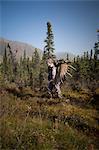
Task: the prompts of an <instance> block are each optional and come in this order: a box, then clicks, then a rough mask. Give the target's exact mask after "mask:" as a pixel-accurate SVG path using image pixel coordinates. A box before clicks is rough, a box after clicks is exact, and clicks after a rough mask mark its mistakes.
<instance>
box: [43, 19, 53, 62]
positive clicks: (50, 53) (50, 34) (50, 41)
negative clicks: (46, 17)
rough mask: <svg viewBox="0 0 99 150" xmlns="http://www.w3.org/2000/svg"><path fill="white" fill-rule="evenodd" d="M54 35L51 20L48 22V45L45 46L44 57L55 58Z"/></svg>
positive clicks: (46, 41)
mask: <svg viewBox="0 0 99 150" xmlns="http://www.w3.org/2000/svg"><path fill="white" fill-rule="evenodd" d="M53 39H54V35H53V32H52V26H51V23H50V22H47V38H46V40H45V41H44V42H45V43H46V46H45V47H44V55H43V59H46V58H48V57H52V58H55V55H54V50H55V49H54V41H53Z"/></svg>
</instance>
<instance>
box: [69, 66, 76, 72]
mask: <svg viewBox="0 0 99 150" xmlns="http://www.w3.org/2000/svg"><path fill="white" fill-rule="evenodd" d="M68 66H69V67H70V68H72V69H74V70H75V71H76V68H75V67H73V66H72V65H68Z"/></svg>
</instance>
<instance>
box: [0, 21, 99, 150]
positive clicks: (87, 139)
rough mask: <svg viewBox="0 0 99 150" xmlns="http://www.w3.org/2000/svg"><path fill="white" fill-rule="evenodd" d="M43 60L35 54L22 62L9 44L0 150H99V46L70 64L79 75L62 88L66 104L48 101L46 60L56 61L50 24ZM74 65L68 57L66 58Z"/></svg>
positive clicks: (0, 76)
mask: <svg viewBox="0 0 99 150" xmlns="http://www.w3.org/2000/svg"><path fill="white" fill-rule="evenodd" d="M47 30H48V32H47V38H46V40H45V43H46V46H45V51H44V54H43V57H42V58H41V57H40V56H39V53H38V50H37V49H35V52H34V53H33V56H32V59H30V58H29V57H27V55H26V51H25V50H24V55H23V56H22V57H21V58H20V61H19V62H17V60H16V59H15V55H14V54H13V53H12V50H11V47H10V44H9V43H8V44H7V45H6V47H5V52H4V56H3V61H2V62H1V63H0V103H1V106H0V107H1V108H0V137H1V138H0V143H1V144H0V149H1V150H12V149H15V150H24V149H26V150H98V149H99V141H98V140H99V114H98V113H99V59H98V54H99V53H98V52H99V42H96V43H95V46H94V48H93V49H91V51H90V53H88V52H84V54H83V56H77V57H75V58H74V60H73V61H72V62H71V64H72V65H73V66H74V67H75V68H76V71H71V74H72V75H73V77H72V78H71V77H68V76H67V77H66V80H65V81H64V83H63V85H62V87H61V88H62V94H63V98H62V99H58V98H52V99H49V95H48V94H47V90H46V86H47V66H46V58H47V57H48V56H49V55H52V56H53V57H54V58H55V55H54V48H53V46H54V45H53V33H52V27H51V24H50V23H47ZM67 57H68V58H67V59H68V60H69V55H68V56H67Z"/></svg>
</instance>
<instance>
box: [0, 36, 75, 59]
mask: <svg viewBox="0 0 99 150" xmlns="http://www.w3.org/2000/svg"><path fill="white" fill-rule="evenodd" d="M8 43H9V44H10V46H11V49H12V51H13V52H14V51H16V50H17V51H18V52H17V55H16V57H17V59H18V60H19V58H20V57H21V56H23V54H24V50H25V51H26V55H27V56H28V57H30V58H31V56H32V55H33V52H34V50H35V48H36V47H34V46H32V45H29V44H27V43H23V42H18V41H11V40H7V39H3V38H0V61H1V60H2V56H3V54H4V50H5V46H7V44H8ZM37 49H38V52H39V54H40V56H42V52H43V51H42V50H40V49H39V48H37ZM67 53H68V52H57V53H56V56H57V59H62V58H63V59H66V58H67ZM68 54H69V59H70V60H73V58H74V55H73V54H72V53H68Z"/></svg>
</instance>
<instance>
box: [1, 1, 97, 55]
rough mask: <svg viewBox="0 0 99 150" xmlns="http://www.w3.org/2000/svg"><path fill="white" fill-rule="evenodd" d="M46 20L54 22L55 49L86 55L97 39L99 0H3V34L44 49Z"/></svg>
mask: <svg viewBox="0 0 99 150" xmlns="http://www.w3.org/2000/svg"><path fill="white" fill-rule="evenodd" d="M47 21H50V22H51V24H52V30H53V34H54V42H55V49H56V52H61V51H63V52H65V51H66V52H69V53H73V54H76V55H77V54H83V51H87V50H88V51H90V49H92V48H93V47H94V43H95V42H96V41H97V33H96V30H97V29H99V1H89V0H88V1H81V0H80V1H74V0H73V1H66V0H64V1H61V0H56V1H48V0H45V1H33V0H31V1H28V0H27V1H26V0H25V1H24V0H22V1H18V0H12V1H9V0H0V37H3V38H6V39H9V40H15V41H21V42H27V43H29V44H32V45H33V46H35V47H37V48H40V49H42V50H43V48H44V45H45V43H44V40H45V38H46V32H47V26H46V23H47Z"/></svg>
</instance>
